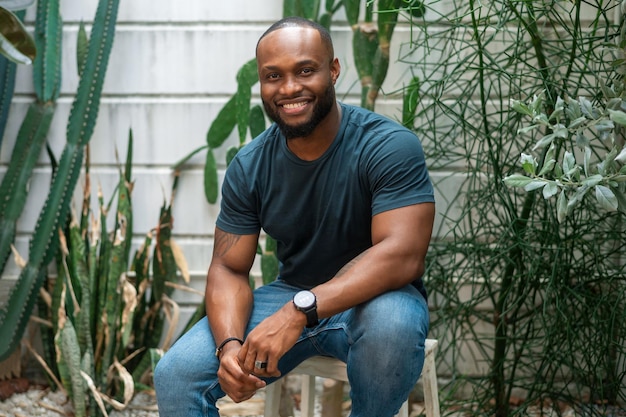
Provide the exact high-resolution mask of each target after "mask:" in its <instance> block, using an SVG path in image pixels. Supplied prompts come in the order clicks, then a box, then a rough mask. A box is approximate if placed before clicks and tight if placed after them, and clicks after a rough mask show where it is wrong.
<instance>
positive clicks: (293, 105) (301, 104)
mask: <svg viewBox="0 0 626 417" xmlns="http://www.w3.org/2000/svg"><path fill="white" fill-rule="evenodd" d="M305 104H306V103H304V102H303V103H292V104H283V107H284V108H286V109H297V108H298V107H303V106H304V105H305Z"/></svg>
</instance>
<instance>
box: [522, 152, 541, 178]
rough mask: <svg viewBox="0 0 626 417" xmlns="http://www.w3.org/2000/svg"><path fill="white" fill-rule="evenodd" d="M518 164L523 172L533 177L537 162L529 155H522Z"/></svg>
mask: <svg viewBox="0 0 626 417" xmlns="http://www.w3.org/2000/svg"><path fill="white" fill-rule="evenodd" d="M520 163H521V164H522V168H523V169H524V171H525V172H526V173H528V174H530V175H534V174H535V171H536V169H537V161H536V160H535V158H533V157H532V156H531V155H528V154H525V153H522V156H521V157H520Z"/></svg>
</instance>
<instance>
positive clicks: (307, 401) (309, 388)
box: [300, 375, 315, 417]
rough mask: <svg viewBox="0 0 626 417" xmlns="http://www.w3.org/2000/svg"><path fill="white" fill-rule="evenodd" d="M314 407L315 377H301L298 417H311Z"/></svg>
mask: <svg viewBox="0 0 626 417" xmlns="http://www.w3.org/2000/svg"><path fill="white" fill-rule="evenodd" d="M314 407H315V376H314V375H302V392H301V403H300V416H301V417H313V416H314V415H315V414H314Z"/></svg>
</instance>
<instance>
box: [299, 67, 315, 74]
mask: <svg viewBox="0 0 626 417" xmlns="http://www.w3.org/2000/svg"><path fill="white" fill-rule="evenodd" d="M301 72H302V74H305V75H306V74H310V73H312V72H313V70H312V69H311V68H304V69H303V70H302V71H301Z"/></svg>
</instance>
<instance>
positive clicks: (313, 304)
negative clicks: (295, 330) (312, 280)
mask: <svg viewBox="0 0 626 417" xmlns="http://www.w3.org/2000/svg"><path fill="white" fill-rule="evenodd" d="M293 305H294V306H295V307H296V310H299V311H302V312H303V313H304V314H305V315H306V327H315V326H317V324H318V323H319V320H318V319H317V299H316V298H315V294H313V293H312V292H311V291H307V290H302V291H299V292H297V293H296V295H294V296H293Z"/></svg>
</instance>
